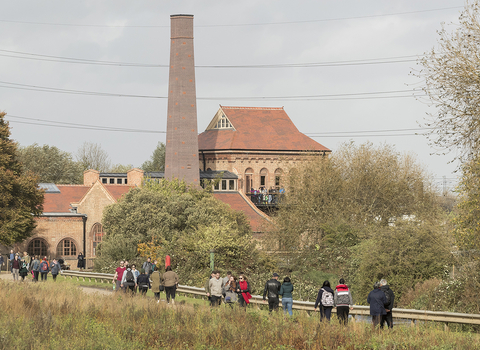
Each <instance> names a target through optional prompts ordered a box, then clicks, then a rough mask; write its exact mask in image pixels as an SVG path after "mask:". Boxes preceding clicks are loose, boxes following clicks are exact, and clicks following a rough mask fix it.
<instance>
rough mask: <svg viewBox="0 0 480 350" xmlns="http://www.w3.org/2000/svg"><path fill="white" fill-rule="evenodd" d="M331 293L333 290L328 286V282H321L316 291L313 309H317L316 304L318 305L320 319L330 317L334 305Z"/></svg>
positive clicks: (328, 319) (328, 318)
mask: <svg viewBox="0 0 480 350" xmlns="http://www.w3.org/2000/svg"><path fill="white" fill-rule="evenodd" d="M333 294H334V291H333V289H332V288H330V282H329V281H325V282H323V286H322V288H320V290H319V291H318V294H317V300H316V301H315V311H317V306H319V305H320V308H319V309H320V321H323V319H327V321H330V318H331V317H332V309H333V306H334V305H335V300H334V296H333Z"/></svg>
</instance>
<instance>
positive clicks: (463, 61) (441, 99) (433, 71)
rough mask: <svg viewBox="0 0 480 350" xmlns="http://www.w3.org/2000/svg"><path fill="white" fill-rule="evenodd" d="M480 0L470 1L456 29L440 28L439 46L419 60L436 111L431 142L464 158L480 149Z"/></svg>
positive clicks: (430, 123)
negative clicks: (479, 2)
mask: <svg viewBox="0 0 480 350" xmlns="http://www.w3.org/2000/svg"><path fill="white" fill-rule="evenodd" d="M479 15H480V14H479V4H478V1H474V2H472V3H468V2H467V4H466V6H465V9H464V11H463V12H462V14H461V15H460V18H459V23H458V25H455V27H454V28H455V29H454V30H453V32H449V31H447V28H446V27H445V25H443V26H442V29H441V30H440V31H439V35H440V39H439V41H438V48H433V49H432V50H431V51H430V52H428V53H426V54H425V55H424V56H423V58H421V59H420V60H419V65H420V66H421V69H420V71H416V72H414V73H413V74H414V75H416V76H418V77H419V78H421V79H422V80H424V82H425V87H424V88H423V90H424V91H425V92H426V94H427V95H428V97H429V99H430V102H431V105H433V106H435V107H436V109H437V111H436V112H435V113H433V114H429V118H428V119H427V121H426V123H425V126H427V127H428V128H430V129H431V130H430V131H429V134H428V137H429V140H430V142H431V144H432V145H433V146H435V147H437V148H440V150H441V151H443V152H449V151H452V150H456V151H457V152H458V156H457V158H458V159H460V160H465V159H468V158H471V157H472V156H475V155H476V154H478V152H479V150H480V95H479V94H478V91H479V87H480V75H479V74H478V70H479V67H480V21H479Z"/></svg>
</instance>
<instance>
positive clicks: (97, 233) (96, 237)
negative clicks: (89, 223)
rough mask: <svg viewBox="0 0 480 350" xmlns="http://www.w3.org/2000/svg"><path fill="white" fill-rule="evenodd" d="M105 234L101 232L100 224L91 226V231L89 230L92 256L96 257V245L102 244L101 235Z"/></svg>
mask: <svg viewBox="0 0 480 350" xmlns="http://www.w3.org/2000/svg"><path fill="white" fill-rule="evenodd" d="M104 234H105V232H103V226H102V224H100V223H98V222H97V223H96V224H94V225H93V227H92V230H91V233H90V235H91V237H92V242H93V246H92V255H93V256H96V255H97V245H99V244H100V243H101V242H102V239H103V235H104Z"/></svg>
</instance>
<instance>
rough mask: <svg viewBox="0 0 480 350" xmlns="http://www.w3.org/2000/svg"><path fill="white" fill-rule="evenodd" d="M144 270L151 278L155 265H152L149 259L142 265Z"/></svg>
mask: <svg viewBox="0 0 480 350" xmlns="http://www.w3.org/2000/svg"><path fill="white" fill-rule="evenodd" d="M142 269H144V270H145V273H146V274H147V275H148V277H150V275H151V274H152V272H153V264H152V259H150V258H147V261H145V262H144V263H143V265H142Z"/></svg>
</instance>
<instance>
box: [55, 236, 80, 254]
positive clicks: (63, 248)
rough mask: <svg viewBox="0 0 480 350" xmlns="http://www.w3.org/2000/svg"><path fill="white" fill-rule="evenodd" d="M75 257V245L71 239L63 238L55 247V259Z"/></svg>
mask: <svg viewBox="0 0 480 350" xmlns="http://www.w3.org/2000/svg"><path fill="white" fill-rule="evenodd" d="M61 256H77V245H76V244H75V242H74V241H73V239H70V238H65V239H64V240H62V241H60V243H58V245H57V257H61Z"/></svg>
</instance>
